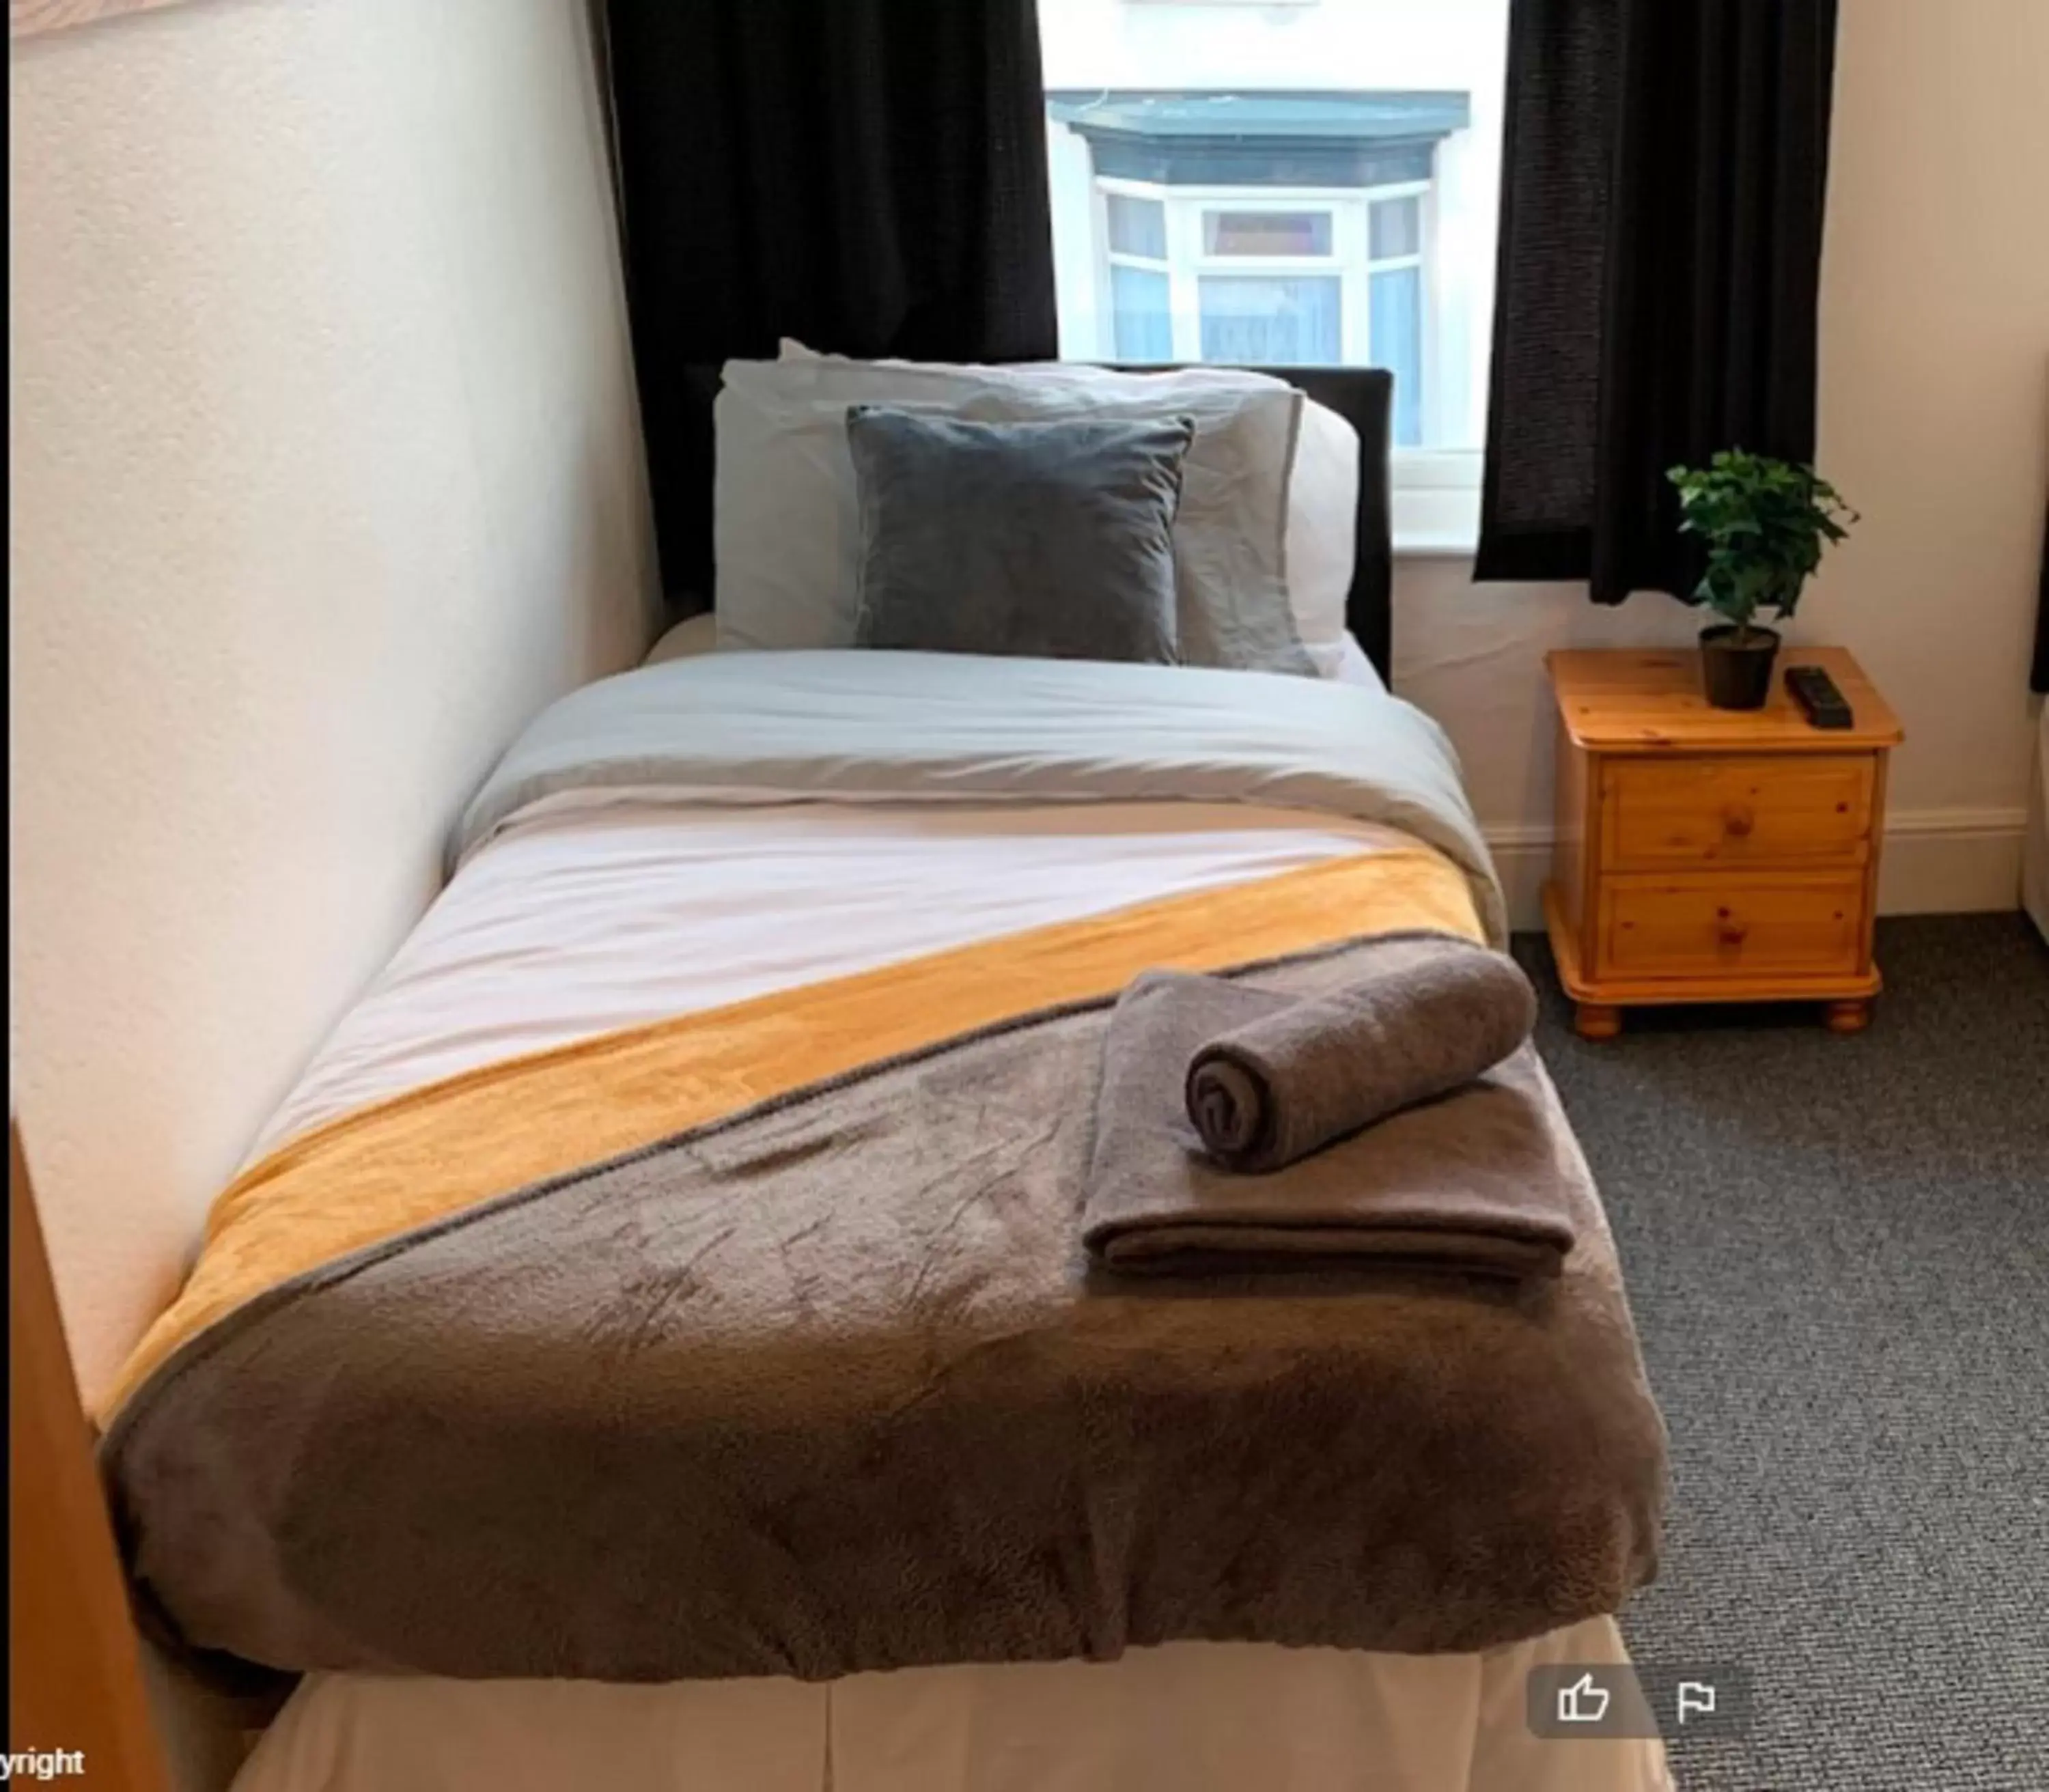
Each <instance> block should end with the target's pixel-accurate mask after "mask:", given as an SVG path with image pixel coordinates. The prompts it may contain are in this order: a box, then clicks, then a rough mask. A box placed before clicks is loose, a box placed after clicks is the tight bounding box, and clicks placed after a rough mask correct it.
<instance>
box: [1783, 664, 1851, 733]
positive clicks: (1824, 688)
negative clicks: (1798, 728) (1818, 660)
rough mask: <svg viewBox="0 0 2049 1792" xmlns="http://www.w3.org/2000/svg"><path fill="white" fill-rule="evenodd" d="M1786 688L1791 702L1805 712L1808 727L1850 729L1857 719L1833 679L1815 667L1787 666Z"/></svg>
mask: <svg viewBox="0 0 2049 1792" xmlns="http://www.w3.org/2000/svg"><path fill="white" fill-rule="evenodd" d="M1786 688H1787V690H1789V691H1790V692H1791V693H1792V695H1793V701H1794V702H1795V703H1798V705H1799V706H1800V707H1801V708H1802V709H1805V710H1806V712H1807V721H1808V724H1809V725H1810V727H1814V728H1849V727H1850V726H1852V725H1853V724H1854V723H1855V722H1856V721H1857V717H1855V716H1853V715H1852V714H1851V713H1850V706H1849V703H1848V702H1846V701H1845V698H1844V696H1843V694H1842V693H1841V691H1840V690H1837V688H1836V681H1835V680H1834V679H1833V678H1830V677H1829V674H1827V673H1826V672H1825V671H1822V668H1821V667H1818V666H1789V667H1787V668H1786Z"/></svg>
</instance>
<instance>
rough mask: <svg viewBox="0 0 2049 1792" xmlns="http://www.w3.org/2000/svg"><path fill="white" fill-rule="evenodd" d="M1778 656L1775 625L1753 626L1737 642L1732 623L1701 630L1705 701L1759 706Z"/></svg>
mask: <svg viewBox="0 0 2049 1792" xmlns="http://www.w3.org/2000/svg"><path fill="white" fill-rule="evenodd" d="M1778 657H1779V635H1778V632H1777V631H1776V630H1775V629H1771V628H1756V627H1755V626H1753V627H1752V628H1751V629H1750V630H1749V631H1748V632H1747V633H1746V634H1745V635H1744V637H1743V641H1742V644H1741V645H1740V646H1739V645H1738V644H1737V639H1736V628H1735V625H1734V624H1724V625H1723V626H1722V627H1721V628H1704V629H1702V630H1701V680H1702V682H1703V683H1705V686H1706V687H1707V693H1708V701H1709V702H1710V703H1712V704H1713V706H1715V707H1716V708H1717V709H1763V707H1764V702H1765V699H1766V698H1768V697H1769V696H1771V667H1772V663H1773V662H1774V661H1775V660H1776V659H1778Z"/></svg>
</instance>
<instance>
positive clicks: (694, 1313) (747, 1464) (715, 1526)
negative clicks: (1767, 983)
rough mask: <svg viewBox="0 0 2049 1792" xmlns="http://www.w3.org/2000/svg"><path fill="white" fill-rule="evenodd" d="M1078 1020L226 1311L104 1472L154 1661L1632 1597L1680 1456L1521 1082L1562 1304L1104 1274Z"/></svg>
mask: <svg viewBox="0 0 2049 1792" xmlns="http://www.w3.org/2000/svg"><path fill="white" fill-rule="evenodd" d="M1362 950H1363V948H1361V947H1340V948H1338V949H1336V950H1330V951H1325V952H1320V953H1317V954H1312V955H1309V956H1307V957H1304V958H1298V959H1295V960H1293V961H1291V962H1288V963H1286V964H1285V965H1282V966H1269V967H1266V969H1264V970H1262V972H1261V973H1260V974H1259V978H1260V982H1262V984H1264V985H1270V986H1271V987H1273V988H1274V989H1280V990H1282V991H1284V992H1292V993H1304V994H1308V993H1320V992H1323V991H1327V990H1330V989H1336V988H1339V987H1341V986H1342V985H1344V984H1345V983H1346V982H1348V981H1350V980H1351V979H1352V978H1355V977H1356V976H1357V974H1359V969H1360V966H1361V963H1362V962H1363V961H1362V959H1361V956H1360V954H1361V951H1362ZM1109 1019H1110V1005H1109V1003H1108V1002H1107V1001H1102V1002H1089V1003H1086V1004H1083V1005H1080V1006H1079V1007H1076V1008H1073V1009H1067V1010H1065V1011H1056V1012H1052V1013H1044V1014H1041V1015H1040V1016H1037V1017H1033V1018H1031V1019H1028V1020H1024V1021H1021V1022H1018V1023H1015V1024H1004V1025H1001V1026H998V1027H996V1028H991V1029H990V1030H988V1031H986V1032H982V1033H979V1034H976V1035H972V1036H968V1037H966V1038H965V1039H960V1040H955V1041H953V1042H951V1044H947V1045H944V1046H941V1047H939V1048H934V1049H931V1050H929V1051H920V1052H916V1053H914V1054H912V1055H909V1056H907V1057H905V1058H903V1059H898V1060H896V1061H894V1062H892V1063H887V1064H885V1065H882V1066H880V1067H873V1068H870V1069H868V1070H864V1071H860V1072H857V1073H855V1074H853V1075H849V1076H846V1077H844V1078H842V1079H837V1080H835V1081H834V1082H831V1083H826V1084H822V1085H817V1086H812V1087H811V1088H809V1089H807V1090H802V1091H799V1093H797V1094H793V1095H790V1096H786V1097H783V1098H778V1099H776V1100H773V1101H770V1102H765V1103H764V1104H762V1105H760V1106H757V1107H755V1108H752V1109H750V1110H746V1111H745V1112H744V1113H742V1114H738V1115H737V1116H734V1117H732V1118H728V1119H726V1120H724V1121H718V1122H715V1123H713V1124H712V1125H708V1126H705V1127H702V1128H700V1129H698V1130H696V1131H695V1132H694V1133H689V1134H686V1135H684V1136H683V1137H680V1138H678V1139H676V1140H674V1141H668V1142H667V1143H665V1144H663V1145H657V1146H655V1147H653V1148H651V1149H648V1150H646V1151H643V1152H640V1153H635V1154H633V1155H632V1156H628V1157H625V1158H623V1159H619V1160H613V1161H612V1162H611V1163H609V1164H605V1165H601V1166H599V1167H597V1168H594V1169H592V1170H589V1171H587V1172H578V1173H577V1174H574V1175H571V1176H566V1177H562V1178H558V1179H556V1180H552V1181H550V1182H546V1183H543V1184H538V1185H537V1186H535V1187H534V1188H529V1189H527V1190H525V1191H522V1192H521V1193H519V1194H518V1195H511V1196H508V1197H507V1198H506V1199H502V1200H498V1201H496V1202H492V1203H488V1204H487V1205H485V1206H483V1207H476V1208H471V1209H468V1210H465V1211H463V1212H461V1213H459V1214H457V1215H453V1216H451V1217H449V1218H448V1219H444V1220H442V1221H440V1222H437V1223H434V1224H433V1225H430V1226H426V1227H425V1228H422V1230H418V1231H415V1232H414V1233H411V1234H408V1235H406V1236H405V1237H403V1238H399V1239H395V1240H391V1241H388V1242H384V1243H381V1244H378V1245H375V1246H370V1247H367V1249H365V1250H362V1251H360V1252H358V1253H357V1254H356V1255H355V1256H354V1257H352V1258H347V1259H344V1260H343V1261H340V1262H339V1263H336V1264H332V1265H329V1266H327V1267H325V1268H323V1269H319V1270H317V1271H314V1272H312V1273H308V1274H306V1275H304V1276H301V1277H298V1278H297V1280H296V1281H292V1282H290V1283H288V1284H286V1285H284V1286H282V1287H281V1288H278V1289H274V1290H273V1291H272V1292H270V1293H268V1294H266V1295H264V1296H261V1297H259V1298H258V1299H256V1300H254V1301H252V1302H251V1303H250V1304H248V1305H247V1306H245V1307H243V1308H240V1309H238V1310H237V1311H236V1312H235V1313H234V1314H232V1315H231V1316H229V1317H227V1318H226V1319H224V1320H221V1321H220V1322H218V1323H217V1324H215V1325H214V1326H213V1327H211V1328H210V1329H209V1330H208V1331H205V1332H204V1333H202V1334H201V1335H199V1336H198V1337H196V1338H195V1339H192V1341H191V1342H190V1343H188V1344H186V1345H185V1346H184V1347H182V1348H181V1350H180V1351H179V1352H178V1353H177V1355H174V1356H173V1357H172V1358H170V1359H169V1360H168V1361H167V1362H165V1365H164V1366H163V1367H162V1368H161V1369H160V1370H158V1371H157V1373H156V1374H154V1376H153V1377H152V1378H151V1379H150V1382H148V1383H146V1385H145V1386H143V1387H142V1389H141V1390H139V1391H138V1393H137V1394H135V1396H134V1397H133V1398H132V1399H131V1400H130V1401H129V1402H128V1404H127V1405H126V1406H125V1407H124V1408H123V1409H122V1413H121V1415H120V1417H119V1419H118V1421H116V1423H115V1425H114V1427H113V1429H112V1430H111V1432H110V1434H109V1436H108V1437H107V1441H106V1444H105V1445H104V1456H103V1460H104V1463H105V1466H106V1467H107V1471H108V1475H109V1478H110V1481H111V1487H112V1489H113V1492H114V1497H115V1506H116V1510H117V1514H118V1521H119V1530H120V1533H121V1536H122V1542H123V1545H124V1547H125V1549H126V1553H127V1557H128V1559H129V1561H130V1565H131V1568H132V1570H133V1572H134V1576H135V1578H136V1581H137V1584H138V1588H139V1589H140V1591H141V1592H142V1596H143V1599H144V1601H145V1603H146V1607H148V1608H149V1609H150V1611H151V1613H152V1615H153V1621H154V1623H155V1625H156V1627H157V1628H158V1629H159V1630H161V1631H165V1632H167V1633H169V1635H172V1636H173V1637H174V1638H177V1640H179V1641H181V1642H183V1643H184V1644H185V1645H186V1646H189V1647H192V1648H196V1649H200V1650H222V1651H227V1652H228V1653H230V1654H232V1655H235V1656H238V1657H240V1658H244V1659H246V1660H249V1661H254V1662H263V1663H267V1664H270V1665H272V1666H277V1667H281V1668H286V1669H313V1668H335V1669H357V1670H370V1671H383V1672H391V1671H411V1672H418V1673H433V1674H442V1675H454V1676H463V1677H509V1676H541V1677H591V1678H598V1679H607V1680H618V1681H656V1680H667V1679H675V1678H684V1677H715V1676H723V1675H742V1674H795V1675H797V1676H799V1677H804V1678H809V1679H818V1678H826V1677H832V1676H835V1675H840V1674H846V1673H853V1672H856V1671H859V1670H867V1669H883V1668H896V1667H906V1666H916V1665H921V1664H928V1663H937V1662H1005V1661H1027V1660H1039V1659H1052V1658H1061V1657H1074V1656H1079V1657H1090V1658H1110V1657H1114V1656H1115V1655H1117V1654H1119V1653H1120V1652H1121V1651H1122V1650H1125V1649H1126V1648H1128V1647H1132V1646H1137V1645H1141V1644H1149V1643H1157V1642H1166V1641H1169V1640H1172V1639H1175V1638H1206V1639H1215V1640H1242V1641H1252V1642H1280V1643H1289V1644H1297V1645H1332V1646H1341V1647H1347V1648H1357V1649H1374V1650H1405V1651H1429V1650H1478V1649H1483V1648H1487V1647H1490V1646H1494V1645H1496V1644H1500V1643H1505V1642H1511V1641H1512V1640H1514V1639H1517V1638H1524V1637H1528V1636H1531V1635H1536V1634H1538V1633H1540V1632H1542V1631H1548V1630H1550V1629H1553V1628H1554V1627H1557V1626H1559V1625H1562V1624H1565V1623H1571V1622H1573V1621H1575V1620H1577V1619H1583V1618H1586V1617H1589V1616H1592V1615H1596V1614H1599V1613H1603V1612H1609V1611H1615V1609H1616V1608H1617V1607H1619V1606H1620V1605H1621V1603H1623V1600H1625V1599H1626V1598H1627V1596H1628V1595H1629V1593H1630V1592H1631V1589H1632V1588H1635V1587H1636V1586H1637V1585H1638V1584H1639V1583H1641V1582H1642V1581H1643V1580H1646V1579H1647V1578H1648V1577H1649V1576H1650V1573H1651V1572H1652V1569H1653V1566H1654V1562H1655V1561H1656V1557H1657V1550H1658V1528H1659V1522H1660V1514H1661V1510H1662V1502H1663V1498H1664V1475H1665V1455H1664V1435H1663V1429H1662V1425H1661V1423H1660V1421H1659V1419H1658V1412H1657V1409H1656V1408H1655V1406H1654V1405H1653V1404H1652V1401H1651V1399H1650V1394H1649V1392H1648V1390H1647V1388H1646V1386H1645V1384H1644V1379H1643V1368H1642V1365H1641V1362H1640V1361H1639V1356H1638V1353H1637V1347H1636V1339H1635V1333H1634V1331H1632V1329H1631V1324H1630V1319H1629V1313H1628V1310H1627V1305H1626V1304H1625V1302H1624V1300H1623V1293H1622V1289H1621V1286H1620V1284H1619V1277H1618V1274H1617V1270H1616V1265H1615V1254H1614V1251H1613V1249H1612V1244H1611V1242H1610V1239H1609V1236H1608V1229H1607V1226H1605V1224H1604V1222H1603V1219H1602V1215H1601V1211H1600V1204H1599V1203H1598V1201H1597V1200H1596V1197H1595V1195H1594V1191H1593V1188H1592V1185H1591V1184H1590V1182H1589V1181H1588V1177H1587V1175H1586V1172H1585V1170H1584V1166H1583V1165H1582V1164H1581V1162H1580V1156H1579V1153H1578V1151H1577V1148H1576V1147H1575V1145H1573V1141H1572V1138H1571V1136H1570V1134H1569V1132H1568V1131H1567V1129H1566V1127H1565V1122H1564V1120H1563V1118H1562V1116H1561V1114H1560V1112H1559V1110H1558V1108H1557V1100H1556V1097H1555V1096H1554V1095H1553V1093H1552V1091H1551V1090H1550V1088H1549V1084H1548V1083H1546V1082H1545V1079H1544V1078H1543V1076H1542V1072H1541V1071H1539V1070H1538V1069H1537V1068H1536V1067H1535V1066H1534V1063H1533V1064H1532V1065H1531V1066H1530V1083H1529V1085H1528V1087H1529V1090H1530V1095H1531V1098H1532V1099H1534V1100H1535V1101H1537V1102H1539V1103H1540V1105H1541V1106H1542V1111H1543V1114H1544V1117H1545V1126H1546V1129H1547V1132H1548V1136H1549V1140H1550V1144H1551V1150H1552V1153H1553V1166H1554V1168H1555V1171H1556V1174H1557V1179H1558V1184H1559V1190H1560V1194H1559V1199H1560V1200H1561V1203H1562V1206H1563V1210H1564V1211H1565V1212H1566V1213H1567V1214H1568V1215H1569V1219H1570V1223H1571V1225H1572V1227H1573V1231H1574V1233H1575V1234H1576V1235H1577V1241H1578V1242H1577V1244H1576V1245H1575V1246H1574V1247H1573V1250H1572V1252H1571V1254H1569V1256H1568V1257H1567V1258H1566V1260H1565V1264H1564V1265H1563V1269H1562V1271H1561V1273H1560V1274H1559V1275H1558V1276H1557V1277H1555V1278H1552V1279H1549V1280H1545V1281H1524V1282H1520V1283H1511V1282H1505V1281H1492V1282H1487V1281H1476V1280H1472V1279H1468V1278H1457V1277H1444V1276H1441V1275H1435V1274H1428V1273H1418V1272H1417V1271H1416V1270H1414V1269H1410V1268H1408V1267H1406V1266H1402V1265H1378V1266H1374V1267H1371V1268H1367V1269H1358V1270H1355V1271H1353V1272H1351V1273H1344V1274H1332V1273H1320V1272H1319V1273H1305V1274H1302V1275H1296V1276H1287V1277H1264V1278H1260V1277H1215V1278H1210V1279H1206V1280H1198V1279H1195V1278H1188V1277H1180V1278H1161V1279H1156V1280H1153V1281H1129V1280H1124V1279H1120V1278H1109V1277H1101V1276H1099V1275H1098V1273H1095V1272H1093V1271H1092V1270H1091V1266H1090V1264H1089V1261H1088V1258H1087V1254H1086V1253H1085V1252H1084V1250H1083V1246H1082V1242H1081V1238H1080V1228H1079V1223H1078V1221H1079V1215H1080V1211H1081V1207H1082V1202H1083V1188H1084V1186H1085V1182H1086V1178H1087V1172H1088V1167H1089V1162H1090V1154H1091V1142H1092V1134H1093V1131H1094V1121H1093V1113H1094V1102H1093V1100H1092V1096H1093V1094H1094V1089H1095V1086H1096V1080H1097V1075H1098V1065H1099V1062H1100V1058H1101V1054H1102V1042H1103V1036H1104V1032H1105V1029H1106V1026H1107V1024H1108V1022H1109Z"/></svg>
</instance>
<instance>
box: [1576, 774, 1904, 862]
mask: <svg viewBox="0 0 2049 1792" xmlns="http://www.w3.org/2000/svg"><path fill="white" fill-rule="evenodd" d="M1876 781H1877V769H1876V762H1875V761H1874V760H1872V757H1871V756H1870V755H1868V754H1862V753H1845V754H1841V755H1833V754H1831V755H1811V756H1802V757H1797V758H1796V757H1791V756H1787V757H1783V758H1781V757H1758V758H1728V759H1678V760H1654V759H1612V760H1608V761H1607V763H1606V764H1604V766H1603V767H1602V772H1601V863H1602V865H1603V867H1604V869H1609V870H1615V871H1627V870H1654V869H1658V868H1660V867H1668V866H1669V867H1677V866H1681V865H1805V864H1815V863H1821V862H1832V863H1835V864H1839V865H1860V864H1862V863H1863V862H1864V856H1865V853H1866V852H1867V850H1868V841H1869V838H1870V834H1871V811H1872V792H1873V791H1874V789H1875V788H1876Z"/></svg>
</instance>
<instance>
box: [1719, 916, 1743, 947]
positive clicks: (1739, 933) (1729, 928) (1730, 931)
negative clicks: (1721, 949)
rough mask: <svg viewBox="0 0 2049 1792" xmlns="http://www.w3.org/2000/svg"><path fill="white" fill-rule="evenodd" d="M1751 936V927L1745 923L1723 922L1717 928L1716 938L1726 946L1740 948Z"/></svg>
mask: <svg viewBox="0 0 2049 1792" xmlns="http://www.w3.org/2000/svg"><path fill="white" fill-rule="evenodd" d="M1749 936H1750V925H1749V923H1748V922H1745V921H1723V922H1720V923H1717V926H1716V928H1715V938H1716V939H1718V940H1720V942H1721V943H1722V944H1723V945H1724V946H1740V945H1741V944H1742V943H1744V940H1745V939H1748V937H1749Z"/></svg>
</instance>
